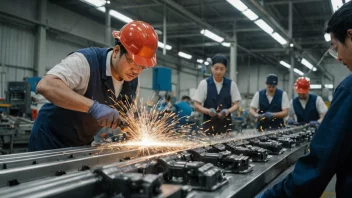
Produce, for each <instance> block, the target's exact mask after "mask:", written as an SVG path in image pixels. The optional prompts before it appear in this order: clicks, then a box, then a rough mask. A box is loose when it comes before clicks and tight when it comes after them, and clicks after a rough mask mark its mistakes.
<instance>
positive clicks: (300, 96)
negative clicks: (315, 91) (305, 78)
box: [297, 93, 308, 100]
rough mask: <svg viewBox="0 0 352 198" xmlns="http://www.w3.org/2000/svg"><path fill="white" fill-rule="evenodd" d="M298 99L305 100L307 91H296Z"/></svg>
mask: <svg viewBox="0 0 352 198" xmlns="http://www.w3.org/2000/svg"><path fill="white" fill-rule="evenodd" d="M297 94H298V97H299V99H301V100H307V99H308V93H297Z"/></svg>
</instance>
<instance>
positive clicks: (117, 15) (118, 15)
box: [109, 10, 133, 23]
mask: <svg viewBox="0 0 352 198" xmlns="http://www.w3.org/2000/svg"><path fill="white" fill-rule="evenodd" d="M109 14H110V15H111V16H113V17H115V18H116V19H118V20H120V21H123V22H125V23H129V22H132V21H133V20H132V19H131V18H130V17H128V16H125V15H123V14H121V13H119V12H118V11H116V10H110V12H109Z"/></svg>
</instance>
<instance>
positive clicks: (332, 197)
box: [258, 166, 336, 198]
mask: <svg viewBox="0 0 352 198" xmlns="http://www.w3.org/2000/svg"><path fill="white" fill-rule="evenodd" d="M293 168H294V166H291V167H290V168H288V169H287V170H285V171H284V172H282V173H281V174H280V175H279V176H277V177H276V178H275V179H274V180H273V181H271V182H270V183H269V184H268V185H267V186H266V187H265V188H264V189H263V190H262V191H261V192H260V193H262V192H264V191H265V190H267V189H268V188H270V187H271V186H273V185H275V184H276V183H278V182H279V181H281V180H282V179H283V178H285V177H286V176H287V175H288V174H289V173H290V172H292V171H293ZM335 184H336V176H334V177H333V178H332V179H331V181H330V183H329V184H328V186H327V187H326V189H325V191H324V193H323V194H322V195H321V198H336V193H335ZM260 193H258V194H260Z"/></svg>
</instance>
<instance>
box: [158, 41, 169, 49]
mask: <svg viewBox="0 0 352 198" xmlns="http://www.w3.org/2000/svg"><path fill="white" fill-rule="evenodd" d="M164 46H165V45H164V43H162V42H160V41H158V47H160V48H162V49H164ZM165 48H166V49H167V50H171V49H172V47H171V45H168V44H166V47H165Z"/></svg>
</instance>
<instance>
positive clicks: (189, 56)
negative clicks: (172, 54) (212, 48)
mask: <svg viewBox="0 0 352 198" xmlns="http://www.w3.org/2000/svg"><path fill="white" fill-rule="evenodd" d="M178 55H179V56H181V57H182V58H186V59H191V58H192V55H190V54H186V53H184V52H178Z"/></svg>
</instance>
